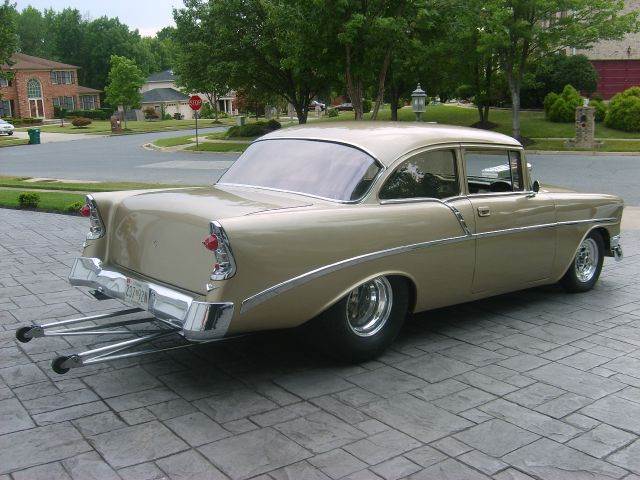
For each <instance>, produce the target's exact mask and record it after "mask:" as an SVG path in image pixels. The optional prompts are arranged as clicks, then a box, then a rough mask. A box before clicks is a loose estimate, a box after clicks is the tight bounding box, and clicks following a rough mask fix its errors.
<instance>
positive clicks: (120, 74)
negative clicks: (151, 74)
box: [105, 55, 145, 121]
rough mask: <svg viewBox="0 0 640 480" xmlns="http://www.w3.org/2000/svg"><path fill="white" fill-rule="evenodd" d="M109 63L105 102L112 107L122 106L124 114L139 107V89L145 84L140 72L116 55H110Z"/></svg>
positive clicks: (128, 61)
mask: <svg viewBox="0 0 640 480" xmlns="http://www.w3.org/2000/svg"><path fill="white" fill-rule="evenodd" d="M110 63H111V69H110V70H109V76H108V82H109V84H108V85H107V86H106V88H105V92H106V100H107V102H109V104H110V105H113V106H118V105H122V106H123V108H124V109H125V113H126V110H127V109H128V108H137V107H139V106H140V100H141V97H142V95H141V94H140V87H141V86H142V85H143V84H144V82H145V76H144V75H143V73H142V70H140V68H138V66H137V65H136V64H135V62H134V61H133V60H131V59H129V58H126V57H120V56H118V55H111V59H110ZM125 121H126V116H125Z"/></svg>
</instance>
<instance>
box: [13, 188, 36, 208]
mask: <svg viewBox="0 0 640 480" xmlns="http://www.w3.org/2000/svg"><path fill="white" fill-rule="evenodd" d="M39 203H40V195H38V194H37V193H35V192H24V193H21V194H20V195H18V205H19V206H20V208H38V204H39Z"/></svg>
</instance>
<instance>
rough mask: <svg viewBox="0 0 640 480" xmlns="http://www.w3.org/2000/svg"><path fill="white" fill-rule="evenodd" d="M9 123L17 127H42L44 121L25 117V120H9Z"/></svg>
mask: <svg viewBox="0 0 640 480" xmlns="http://www.w3.org/2000/svg"><path fill="white" fill-rule="evenodd" d="M7 122H9V123H11V124H13V125H15V126H16V127H17V126H22V125H41V124H42V119H41V118H30V117H24V118H19V117H18V118H8V119H7Z"/></svg>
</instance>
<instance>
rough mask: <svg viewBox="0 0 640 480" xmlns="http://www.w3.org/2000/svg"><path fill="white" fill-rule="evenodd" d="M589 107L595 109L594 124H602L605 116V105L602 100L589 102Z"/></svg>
mask: <svg viewBox="0 0 640 480" xmlns="http://www.w3.org/2000/svg"><path fill="white" fill-rule="evenodd" d="M589 105H591V106H592V107H593V108H595V109H596V122H598V123H599V122H604V119H605V117H606V116H607V104H606V103H604V102H603V101H602V100H591V102H590V103H589Z"/></svg>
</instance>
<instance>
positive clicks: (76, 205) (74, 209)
mask: <svg viewBox="0 0 640 480" xmlns="http://www.w3.org/2000/svg"><path fill="white" fill-rule="evenodd" d="M82 207H84V202H73V203H70V204H69V205H67V206H66V207H64V211H65V212H67V213H79V212H80V209H81V208H82Z"/></svg>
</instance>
